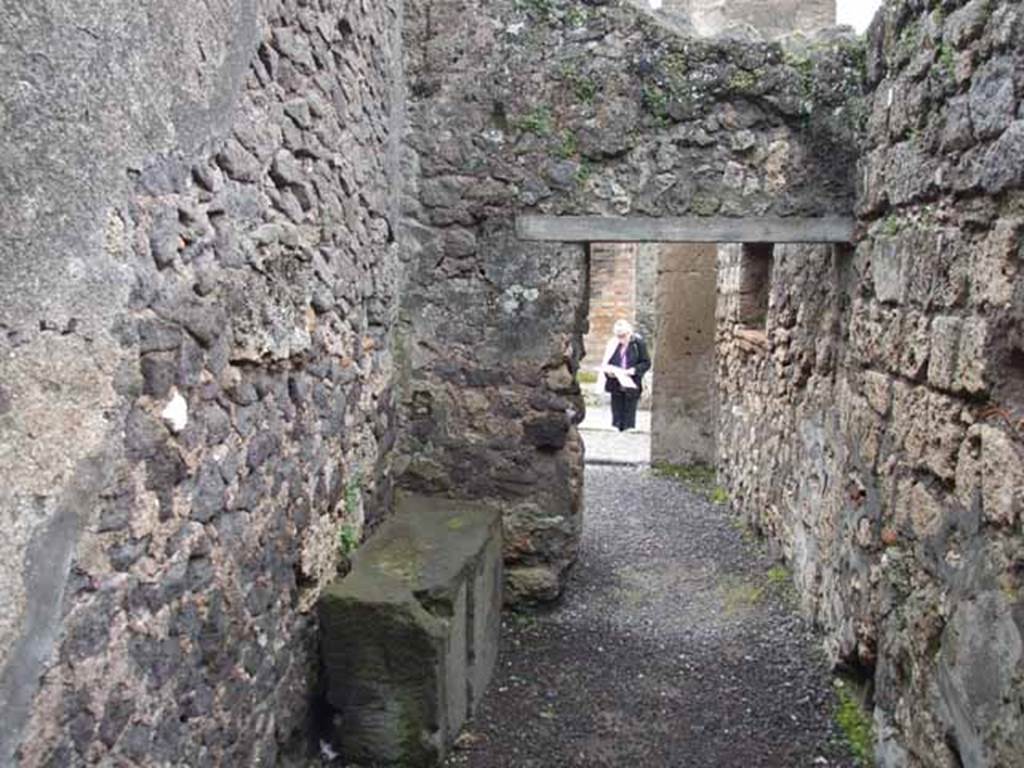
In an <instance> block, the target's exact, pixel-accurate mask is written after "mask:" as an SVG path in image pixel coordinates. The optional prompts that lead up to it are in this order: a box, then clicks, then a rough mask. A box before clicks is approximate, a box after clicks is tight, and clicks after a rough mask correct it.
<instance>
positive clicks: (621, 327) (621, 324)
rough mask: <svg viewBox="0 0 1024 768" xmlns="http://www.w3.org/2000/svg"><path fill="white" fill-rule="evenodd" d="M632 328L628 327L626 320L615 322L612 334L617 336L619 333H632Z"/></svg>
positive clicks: (628, 323)
mask: <svg viewBox="0 0 1024 768" xmlns="http://www.w3.org/2000/svg"><path fill="white" fill-rule="evenodd" d="M632 332H633V326H632V325H630V322H629V321H628V320H622V319H619V320H616V321H615V325H613V326H612V333H614V334H615V335H616V336H618V335H619V334H620V333H632Z"/></svg>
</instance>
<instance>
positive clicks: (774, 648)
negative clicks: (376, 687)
mask: <svg viewBox="0 0 1024 768" xmlns="http://www.w3.org/2000/svg"><path fill="white" fill-rule="evenodd" d="M586 473H587V474H586V512H585V533H584V537H583V549H582V553H581V557H580V561H579V563H578V564H577V566H576V567H575V569H574V571H573V574H572V577H571V579H570V583H569V585H568V589H567V591H566V595H565V597H564V599H563V600H562V602H561V603H560V604H559V605H558V606H557V607H556V608H554V609H552V610H550V611H548V612H544V613H537V614H512V615H510V616H508V617H507V618H506V621H505V626H504V627H503V632H504V637H503V649H502V655H501V658H500V659H499V662H498V663H499V667H498V670H497V671H496V673H495V677H494V680H493V681H492V683H491V687H490V689H489V691H488V693H487V695H486V696H485V697H484V700H483V702H482V704H481V706H480V709H479V711H478V713H477V717H476V719H475V720H474V722H473V723H471V724H470V725H469V727H468V729H467V731H466V732H464V733H463V735H462V736H461V737H460V740H459V743H458V747H457V750H456V751H455V752H454V753H453V755H452V756H451V758H450V759H449V760H448V762H447V763H446V765H448V766H469V767H470V768H498V767H499V766H500V767H501V768H556V767H557V768H562V767H569V766H578V767H579V768H583V767H584V766H588V767H594V768H596V767H598V766H615V767H616V768H619V767H623V766H634V765H635V766H639V767H640V768H658V767H660V766H680V767H682V766H687V767H688V766H694V767H695V768H696V767H698V766H699V767H700V768H731V767H733V766H735V767H736V768H753V767H754V766H770V767H771V768H801V767H802V766H833V767H837V766H844V767H847V766H855V765H856V762H855V761H854V760H853V759H852V758H851V757H850V756H849V754H848V752H847V751H846V749H845V747H844V746H843V745H842V742H841V739H840V738H839V737H838V735H837V731H836V730H835V727H834V726H833V725H832V723H831V719H830V713H831V708H832V706H833V694H832V690H831V687H830V678H829V676H828V674H827V672H826V670H825V667H824V663H823V660H822V658H821V655H820V653H819V652H818V650H817V648H818V645H819V644H818V642H817V641H816V639H815V638H814V636H813V635H812V634H811V632H810V631H809V630H808V628H807V627H806V625H805V623H804V622H803V621H801V620H800V619H799V618H798V616H797V615H796V612H795V609H794V607H793V605H792V602H791V601H792V598H791V597H790V596H789V587H788V585H787V583H786V582H785V581H784V580H782V579H779V578H778V576H779V571H778V570H777V569H776V570H774V571H772V570H771V568H772V565H773V564H772V562H771V561H770V560H769V559H767V558H766V557H765V556H764V555H762V554H759V553H758V552H757V550H756V548H755V547H754V546H752V545H750V544H748V543H747V542H745V541H744V538H743V536H742V533H741V532H740V531H738V530H736V529H735V528H734V527H733V526H731V525H730V522H729V519H728V516H727V515H726V513H725V512H724V508H723V507H716V506H714V505H712V504H710V503H709V502H708V501H706V500H704V499H703V498H702V497H700V496H697V495H695V494H693V493H690V492H688V491H687V490H686V489H685V488H684V487H683V486H682V485H680V484H679V483H678V482H676V481H674V480H669V479H662V478H657V477H653V476H651V474H650V473H649V471H646V470H640V469H633V468H626V467H602V466H591V467H588V468H587V470H586Z"/></svg>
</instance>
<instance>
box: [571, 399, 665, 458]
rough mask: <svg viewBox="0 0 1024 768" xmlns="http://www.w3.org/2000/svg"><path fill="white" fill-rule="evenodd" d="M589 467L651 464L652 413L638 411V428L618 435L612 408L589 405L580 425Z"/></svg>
mask: <svg viewBox="0 0 1024 768" xmlns="http://www.w3.org/2000/svg"><path fill="white" fill-rule="evenodd" d="M579 429H580V435H581V436H582V437H583V445H584V448H585V453H584V456H585V457H586V462H587V463H588V464H638V465H646V464H649V463H650V461H651V412H650V411H638V412H637V414H636V429H631V430H629V431H626V432H619V431H618V430H617V429H615V428H614V427H612V409H611V407H610V406H607V405H588V406H587V415H586V418H584V419H583V421H582V423H581V424H580V427H579Z"/></svg>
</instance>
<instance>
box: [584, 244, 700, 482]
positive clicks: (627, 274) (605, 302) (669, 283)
mask: <svg viewBox="0 0 1024 768" xmlns="http://www.w3.org/2000/svg"><path fill="white" fill-rule="evenodd" d="M588 261H589V312H588V333H587V335H586V337H585V339H584V349H585V351H586V354H585V356H584V358H583V361H582V364H581V373H580V384H581V387H582V389H583V391H584V396H585V399H586V401H587V416H586V418H585V419H584V421H583V423H582V424H581V425H580V432H581V435H582V437H583V440H584V445H585V449H586V458H587V461H588V462H589V463H604V464H641V465H645V464H671V465H707V466H713V465H714V462H715V423H716V415H717V413H716V400H717V399H716V395H715V326H716V320H715V307H716V282H717V278H716V275H717V267H716V263H717V247H716V246H715V245H714V244H708V243H657V242H654V243H652V242H644V243H607V242H595V243H591V244H590V248H589V257H588ZM619 319H622V320H626V321H627V322H629V323H630V324H631V325H633V327H634V329H635V332H636V333H637V334H638V335H640V336H641V337H642V339H643V341H644V343H645V345H646V347H647V350H648V352H649V354H650V357H651V360H652V363H653V365H652V367H651V370H650V371H649V372H648V374H647V375H646V376H645V377H644V379H643V381H642V383H641V395H640V400H639V406H638V411H637V420H636V428H635V429H633V430H629V431H627V432H621V433H620V432H618V431H617V430H616V429H614V428H613V427H612V412H611V406H610V395H608V394H607V393H606V392H604V391H603V389H602V387H601V384H602V382H603V379H602V378H601V377H600V376H599V371H600V368H601V366H602V364H603V363H606V362H608V361H607V360H606V359H604V358H605V357H607V355H608V353H609V350H610V349H611V348H612V345H610V344H609V340H610V339H612V337H613V333H612V326H613V324H614V323H615V322H616V320H619Z"/></svg>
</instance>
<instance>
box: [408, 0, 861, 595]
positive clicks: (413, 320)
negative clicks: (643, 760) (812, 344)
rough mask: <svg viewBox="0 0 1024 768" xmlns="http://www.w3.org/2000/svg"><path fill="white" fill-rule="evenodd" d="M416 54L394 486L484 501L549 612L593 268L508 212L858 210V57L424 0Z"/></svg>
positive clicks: (412, 19)
mask: <svg viewBox="0 0 1024 768" xmlns="http://www.w3.org/2000/svg"><path fill="white" fill-rule="evenodd" d="M405 52H406V62H407V63H406V67H407V72H408V77H409V91H410V95H411V103H410V114H409V134H408V145H409V153H408V156H407V158H406V165H407V170H406V177H407V179H408V180H409V181H410V186H409V187H408V189H407V196H406V227H405V230H404V234H403V237H404V238H405V242H404V244H403V249H406V248H407V249H408V251H409V254H410V258H411V262H410V267H409V283H408V285H407V287H406V288H405V289H404V291H403V311H404V314H403V326H402V337H403V342H404V346H403V348H404V349H406V350H407V353H406V356H405V358H404V360H403V369H402V370H403V373H402V380H403V390H402V401H403V406H402V425H403V426H402V434H403V440H402V442H401V444H400V453H401V457H400V459H399V469H400V470H401V472H402V475H401V483H402V484H403V485H405V486H407V487H410V488H413V489H416V490H420V491H427V492H434V493H445V494H452V495H467V496H472V497H474V498H480V499H490V500H492V501H493V503H494V504H495V505H496V506H499V507H500V508H501V509H502V510H503V511H504V513H505V524H506V534H507V536H506V563H507V565H508V571H507V572H508V575H509V585H510V587H511V594H512V595H514V596H518V595H522V596H527V597H551V596H553V595H554V594H557V592H558V590H559V589H560V585H561V577H562V574H563V572H564V570H565V568H566V567H567V566H568V565H569V564H570V563H571V562H572V559H573V557H574V555H575V546H576V541H577V536H578V530H579V517H578V516H579V495H578V494H579V485H580V483H579V480H580V477H581V469H582V467H581V460H582V456H581V450H580V441H579V437H578V435H577V432H576V429H575V426H574V424H575V423H576V422H577V421H578V420H579V418H580V416H581V413H580V411H581V406H582V403H581V400H580V397H579V393H578V388H577V385H576V384H575V383H574V381H573V373H574V370H575V367H576V365H577V361H578V359H579V356H580V353H581V349H580V340H581V338H582V336H583V333H584V331H585V328H584V327H583V326H584V323H585V318H586V307H585V297H586V282H587V275H586V261H585V258H584V253H583V249H582V248H581V247H579V246H560V245H558V244H551V245H544V244H538V243H525V242H521V241H518V240H517V239H516V237H515V233H514V231H513V225H514V217H515V215H516V214H517V213H522V212H540V213H549V214H557V213H563V214H569V213H575V214H580V213H594V214H609V215H625V214H639V215H651V216H658V215H697V216H700V215H728V216H741V215H745V214H748V215H749V214H767V215H780V216H786V215H816V214H826V213H833V214H834V213H848V212H849V211H850V209H851V207H852V204H853V199H852V198H853V177H852V171H853V163H854V160H855V154H854V152H855V145H854V142H853V141H852V138H851V137H852V136H853V132H854V129H855V126H856V115H855V114H853V112H854V110H853V109H851V106H852V105H853V104H855V102H851V94H854V93H856V92H857V91H858V88H859V82H860V76H861V75H860V71H861V66H860V64H861V62H862V59H860V58H858V48H857V46H856V45H853V44H851V43H850V42H849V41H845V40H842V39H835V40H826V41H823V42H821V43H820V45H819V47H818V48H817V49H814V50H806V51H801V52H797V51H788V52H787V51H784V50H783V49H782V48H781V47H780V46H778V45H769V44H757V45H738V44H734V43H729V44H718V43H714V42H709V41H701V40H692V39H683V38H680V37H678V36H677V35H676V34H675V33H674V31H673V30H672V29H670V28H667V27H663V26H661V25H660V23H659V22H658V21H656V20H655V18H654V17H652V16H650V15H648V14H645V13H642V12H639V11H638V10H637V9H635V8H634V7H633V6H631V5H629V4H627V3H625V2H608V3H600V4H586V3H578V2H568V0H566V1H565V2H550V3H517V2H512V1H511V0H500V1H498V2H488V3H469V2H466V1H465V0H417V1H416V2H412V3H410V4H409V7H408V9H407V28H406V40H405Z"/></svg>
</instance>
